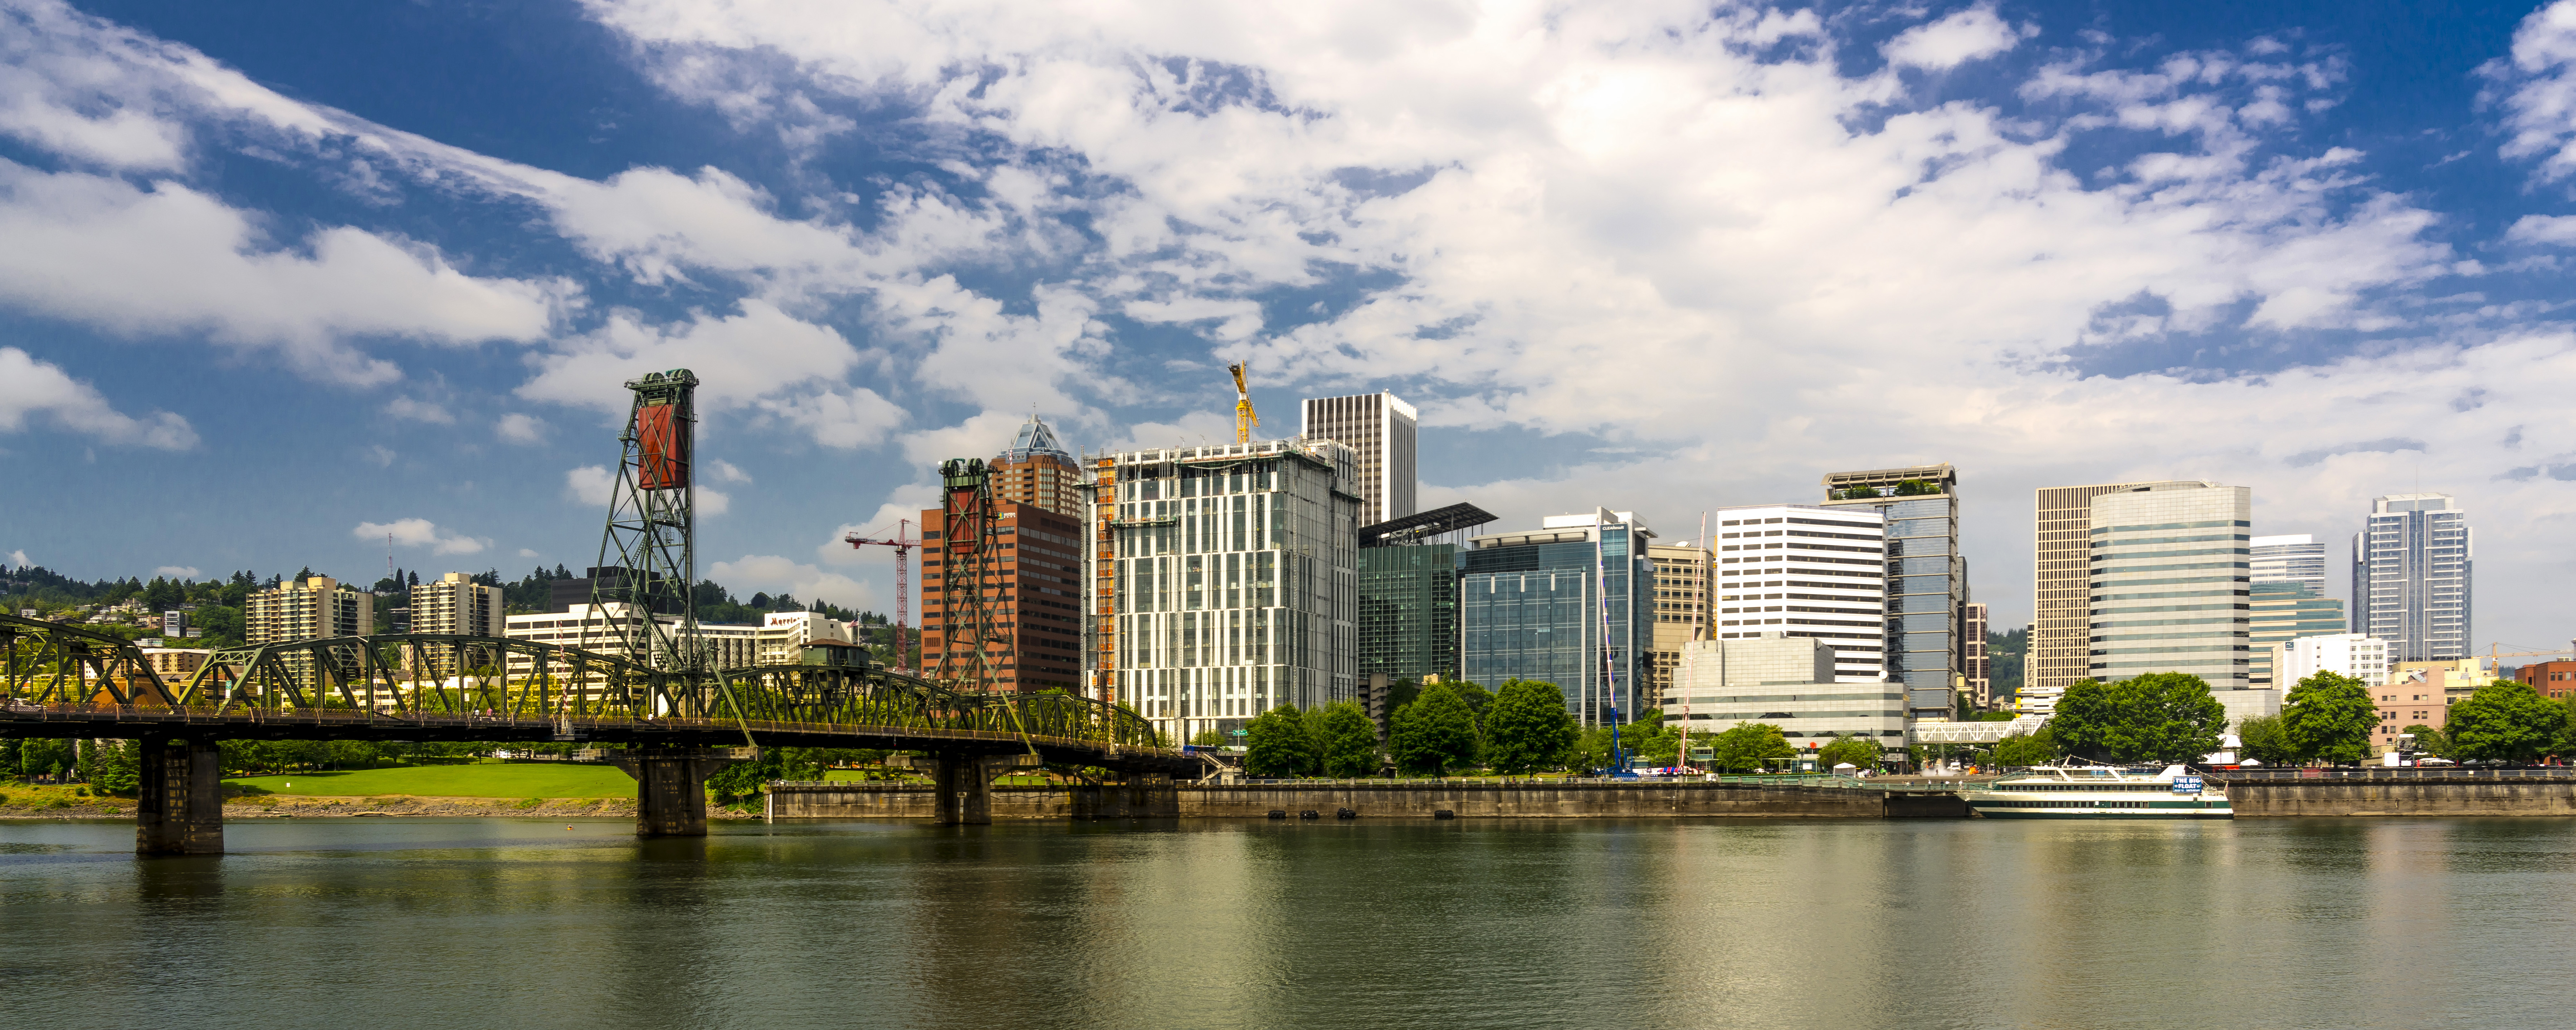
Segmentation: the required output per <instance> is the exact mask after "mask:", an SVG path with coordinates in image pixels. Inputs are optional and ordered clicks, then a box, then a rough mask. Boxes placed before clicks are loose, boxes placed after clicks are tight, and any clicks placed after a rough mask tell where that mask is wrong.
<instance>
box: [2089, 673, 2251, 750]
mask: <svg viewBox="0 0 2576 1030" xmlns="http://www.w3.org/2000/svg"><path fill="white" fill-rule="evenodd" d="M2108 693H2109V697H2110V701H2111V711H2112V715H2113V718H2112V723H2111V730H2110V732H2109V734H2108V735H2107V743H2108V744H2109V745H2110V748H2109V750H2110V754H2111V759H2112V760H2113V761H2116V762H2159V763H2167V764H2170V763H2174V762H2196V761H2199V760H2200V757H2201V756H2202V755H2206V754H2208V753H2210V752H2212V751H2216V750H2218V741H2219V737H2220V735H2221V734H2222V733H2224V732H2225V730H2226V728H2227V706H2225V705H2222V704H2219V703H2218V699H2217V698H2214V697H2211V696H2210V695H2209V683H2208V681H2206V680H2203V679H2201V678H2200V677H2198V676H2194V675H2192V674H2190V673H2187V672H2151V673H2148V674H2146V675H2144V676H2133V677H2130V678H2128V679H2125V680H2121V681H2120V682H2118V683H2114V684H2112V685H2111V689H2110V690H2109V692H2108Z"/></svg>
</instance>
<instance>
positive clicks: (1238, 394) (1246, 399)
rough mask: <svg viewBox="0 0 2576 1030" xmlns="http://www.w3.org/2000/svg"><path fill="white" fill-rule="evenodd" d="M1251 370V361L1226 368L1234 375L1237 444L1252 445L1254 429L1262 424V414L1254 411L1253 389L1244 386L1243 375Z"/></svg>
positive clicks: (1235, 435)
mask: <svg viewBox="0 0 2576 1030" xmlns="http://www.w3.org/2000/svg"><path fill="white" fill-rule="evenodd" d="M1251 368H1252V362H1250V361H1245V362H1243V363H1242V364H1239V365H1227V366H1225V370H1226V371H1228V372H1232V373H1234V442H1236V443H1251V442H1252V427H1254V426H1257V425H1260V424H1261V416H1260V414H1258V413H1256V412H1254V411H1253V410H1252V388H1251V387H1249V386H1246V385H1244V382H1243V374H1244V373H1245V372H1246V371H1249V370H1250V369H1251Z"/></svg>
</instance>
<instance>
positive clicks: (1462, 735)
mask: <svg viewBox="0 0 2576 1030" xmlns="http://www.w3.org/2000/svg"><path fill="white" fill-rule="evenodd" d="M1387 743H1388V745H1389V748H1390V749H1391V750H1393V751H1394V752H1395V764H1396V767H1397V768H1399V769H1402V770H1404V771H1406V772H1409V773H1435V774H1436V773H1439V772H1442V771H1444V770H1447V769H1451V768H1455V767H1457V766H1463V765H1466V764H1467V763H1469V762H1473V761H1475V760H1476V713H1475V711H1474V710H1473V709H1470V708H1468V707H1467V702H1465V701H1462V700H1460V699H1459V698H1458V695H1457V694H1455V693H1452V692H1450V690H1449V687H1448V685H1446V684H1440V683H1434V684H1432V685H1430V686H1427V687H1424V688H1422V696H1421V697H1419V698H1417V699H1415V700H1414V702H1413V703H1412V704H1409V705H1406V706H1404V709H1403V710H1402V711H1399V712H1397V713H1395V727H1394V730H1393V731H1392V732H1391V733H1389V734H1388V740H1387Z"/></svg>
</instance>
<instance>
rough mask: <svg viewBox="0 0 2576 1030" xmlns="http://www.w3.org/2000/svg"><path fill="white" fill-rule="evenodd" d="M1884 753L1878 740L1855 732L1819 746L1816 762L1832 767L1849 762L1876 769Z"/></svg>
mask: <svg viewBox="0 0 2576 1030" xmlns="http://www.w3.org/2000/svg"><path fill="white" fill-rule="evenodd" d="M1884 753H1885V751H1884V749H1882V748H1880V747H1879V746H1878V741H1877V740H1874V739H1872V738H1869V737H1864V736H1861V735H1860V734H1857V733H1855V734H1852V735H1850V736H1848V737H1844V738H1842V739H1840V740H1837V741H1834V742H1833V743H1831V744H1827V745H1825V746H1823V747H1821V748H1817V749H1816V764H1817V765H1820V766H1823V767H1825V768H1827V769H1831V768H1833V767H1834V766H1837V765H1841V764H1843V763H1845V762H1849V763H1851V764H1852V765H1853V766H1855V767H1858V768H1862V769H1875V768H1878V761H1879V758H1880V757H1881V756H1882V755H1883V754H1884Z"/></svg>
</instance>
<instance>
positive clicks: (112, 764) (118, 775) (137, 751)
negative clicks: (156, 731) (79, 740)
mask: <svg viewBox="0 0 2576 1030" xmlns="http://www.w3.org/2000/svg"><path fill="white" fill-rule="evenodd" d="M107 743H108V746H106V747H95V746H91V745H89V744H87V743H86V742H84V743H83V745H82V746H83V752H84V753H83V755H82V760H81V772H82V773H84V774H86V775H87V776H88V777H89V785H90V786H91V787H92V788H93V789H95V790H96V791H97V792H98V793H101V794H113V795H115V796H117V797H133V796H134V794H135V791H137V790H138V789H140V788H141V787H142V786H143V742H142V741H139V740H116V741H109V742H107Z"/></svg>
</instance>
